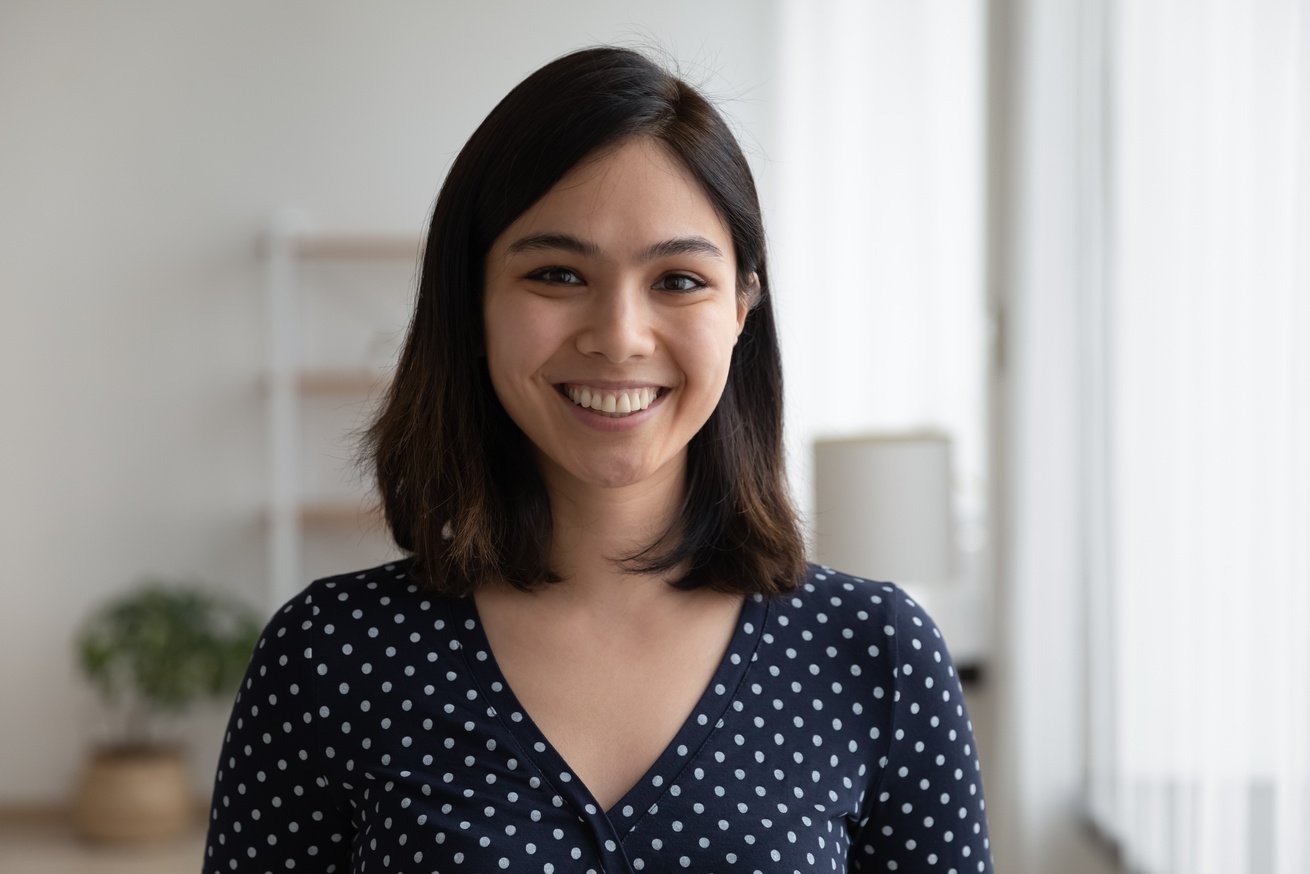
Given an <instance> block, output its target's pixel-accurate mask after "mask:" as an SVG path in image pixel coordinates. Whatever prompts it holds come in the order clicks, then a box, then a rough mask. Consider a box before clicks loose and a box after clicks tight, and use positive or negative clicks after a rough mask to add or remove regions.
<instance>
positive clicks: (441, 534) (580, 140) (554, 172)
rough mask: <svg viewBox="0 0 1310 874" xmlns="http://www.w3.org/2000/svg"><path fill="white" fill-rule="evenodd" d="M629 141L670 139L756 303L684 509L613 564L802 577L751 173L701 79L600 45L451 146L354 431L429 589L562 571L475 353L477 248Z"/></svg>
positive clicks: (695, 443)
mask: <svg viewBox="0 0 1310 874" xmlns="http://www.w3.org/2000/svg"><path fill="white" fill-rule="evenodd" d="M637 136H641V137H649V138H650V139H652V140H654V141H656V142H658V143H660V144H661V145H663V147H665V148H666V149H668V151H669V152H670V154H672V155H673V156H675V157H676V158H678V159H679V160H680V161H681V162H682V163H683V164H684V165H685V166H686V167H687V169H688V170H689V171H690V172H691V174H692V175H693V176H694V177H695V178H696V179H697V180H698V181H699V182H700V184H701V186H702V187H703V189H704V191H705V194H706V195H707V196H708V197H709V199H710V202H711V203H712V204H713V205H714V207H715V209H716V210H717V211H718V213H719V215H720V216H721V217H722V218H723V220H724V222H725V224H726V225H727V226H728V227H729V229H730V230H731V233H732V241H733V246H734V248H735V252H736V258H737V270H738V275H737V284H738V289H739V293H740V294H742V295H744V296H747V298H748V299H749V300H750V301H751V303H752V308H751V311H750V313H749V314H748V315H747V317H746V324H745V327H744V329H743V330H742V333H741V336H740V337H739V339H738V341H737V344H736V346H735V347H734V349H733V353H732V361H731V364H730V370H729V374H728V381H727V386H726V387H725V389H724V392H723V397H722V398H721V399H720V401H719V404H718V406H717V407H716V408H715V410H714V412H713V413H712V414H711V416H710V418H709V421H707V422H706V423H705V425H704V427H702V428H701V430H700V431H699V432H698V433H697V434H696V435H695V436H694V437H693V438H692V440H691V443H690V444H689V446H688V461H687V483H686V490H685V494H684V498H683V503H682V507H681V512H680V514H679V517H678V521H677V522H676V523H675V524H674V526H673V527H672V528H671V529H670V530H669V531H668V532H666V533H665V534H664V536H662V537H661V538H659V539H658V540H657V541H656V542H655V543H652V544H650V545H649V546H647V547H646V548H645V549H644V550H642V551H640V552H639V553H638V554H636V555H632V556H626V557H621V558H618V559H617V560H618V561H619V562H620V565H621V566H622V567H623V568H624V569H625V570H628V571H631V572H634V573H658V572H668V571H671V570H675V569H681V568H687V569H688V570H687V571H686V573H685V574H684V575H683V576H681V577H680V579H678V580H676V581H675V585H678V586H681V587H685V588H693V587H696V586H700V585H708V586H712V587H714V588H716V589H722V590H725V591H735V592H746V593H755V592H759V593H777V592H784V591H788V590H790V589H792V588H794V587H795V586H796V584H797V583H798V582H799V579H800V577H801V575H802V573H803V572H804V546H803V541H802V538H801V535H800V531H799V527H798V524H797V520H796V515H795V511H794V509H793V508H792V505H791V501H790V498H789V496H788V492H787V485H786V480H785V476H784V472H783V451H782V371H781V361H780V356H779V352H778V340H777V331H776V328H775V325H774V319H773V306H772V301H771V298H770V293H769V279H768V271H767V269H766V264H765V245H764V226H763V222H762V219H761V217H760V207H759V199H758V197H757V195H756V192H755V183H754V180H753V178H752V177H751V172H750V168H749V167H748V166H747V163H746V159H745V157H744V156H743V155H742V152H741V148H740V147H739V146H738V144H737V141H736V139H735V138H734V137H733V136H732V133H731V131H730V130H729V129H728V126H727V124H726V123H725V122H724V120H723V118H722V116H720V115H719V113H718V112H717V111H716V110H715V109H714V107H713V106H711V105H710V103H709V102H708V101H707V100H706V99H705V98H704V97H703V96H702V95H701V94H700V93H699V92H697V91H696V90H695V89H694V88H692V87H691V86H690V85H688V84H686V83H685V82H683V81H682V80H681V79H678V78H677V77H675V76H673V75H671V74H669V73H668V72H666V71H665V70H663V69H662V68H661V67H659V66H658V65H657V64H655V63H654V62H652V61H651V60H649V59H647V58H646V57H645V56H643V55H642V54H640V53H638V52H635V51H631V50H627V49H619V48H593V49H585V50H583V51H578V52H574V53H572V54H569V55H566V56H564V57H562V58H559V59H558V60H556V61H553V62H551V63H549V64H547V65H546V66H544V67H542V68H541V69H539V70H537V71H536V72H535V73H533V74H532V75H530V76H529V77H528V78H527V79H525V80H524V81H523V82H522V83H520V84H519V85H518V86H517V87H515V88H514V90H512V91H511V92H510V93H509V94H508V95H506V97H505V98H504V99H503V100H502V101H501V102H500V103H499V104H498V105H497V106H496V108H495V109H493V110H492V111H491V114H490V115H488V116H487V118H486V119H485V120H484V121H483V122H482V124H481V125H480V126H479V127H478V129H477V130H476V131H475V132H474V133H473V136H472V137H470V138H469V141H468V143H467V144H465V146H464V148H463V149H462V150H461V151H460V153H459V155H458V156H457V157H456V159H455V162H454V164H453V165H452V167H451V170H450V174H449V175H448V176H447V178H446V181H445V184H443V185H442V188H441V193H440V195H439V196H438V198H437V202H436V206H435V208H434V210H433V214H432V222H431V225H430V227H429V229H428V236H427V243H426V246H425V250H424V254H423V261H422V269H421V273H420V279H419V288H418V301H417V305H416V307H415V312H414V318H413V321H412V322H411V323H410V327H409V333H408V335H407V337H406V339H405V345H404V349H403V351H402V352H401V355H400V360H399V363H398V365H397V369H396V375H395V379H394V381H393V383H392V385H391V388H390V390H389V391H388V394H387V396H386V398H385V401H384V404H383V407H382V410H381V412H380V414H379V416H378V418H377V420H376V421H375V422H374V423H373V425H372V427H371V428H370V429H369V430H368V431H367V433H366V435H365V438H364V451H365V461H366V463H371V465H372V466H373V468H374V470H375V475H376V477H377V484H378V487H379V491H380V494H381V498H382V503H383V508H384V511H385V513H386V519H387V524H388V525H389V526H390V528H391V532H392V536H393V537H394V538H395V540H396V543H397V544H398V545H399V546H400V547H401V548H402V549H404V550H406V551H407V552H409V553H411V554H412V555H413V557H414V559H415V573H416V574H417V575H418V576H419V578H420V579H422V580H424V581H425V582H426V583H427V584H428V585H429V586H430V587H431V588H433V589H435V590H438V591H441V592H446V593H449V594H466V593H468V592H470V591H472V589H473V588H474V587H475V586H476V585H478V583H480V582H482V581H484V580H491V579H497V578H499V579H503V580H505V581H508V582H509V583H511V584H513V585H515V586H518V587H520V588H525V589H527V588H531V587H533V586H536V585H539V584H543V583H549V582H553V581H556V580H557V577H556V576H555V574H554V573H552V571H551V569H550V568H549V567H548V566H547V563H546V558H545V557H546V555H547V554H548V550H549V547H550V542H551V515H550V502H549V498H548V495H547V494H546V490H545V486H544V484H543V482H542V479H541V476H540V474H539V472H538V471H537V469H536V466H535V463H534V460H533V459H534V454H533V452H532V451H531V446H530V445H529V443H528V440H527V438H526V437H525V436H524V434H523V433H522V432H521V431H520V430H519V429H518V427H517V426H516V425H515V424H514V423H513V422H512V421H511V420H510V418H509V416H508V415H507V414H506V413H505V411H504V409H503V408H502V407H501V405H500V401H499V400H498V399H497V397H496V395H495V393H494V392H493V390H492V387H491V381H490V377H489V375H488V372H487V362H486V359H485V357H483V356H482V355H481V350H482V346H483V340H484V330H483V321H482V295H483V268H484V261H485V258H486V255H487V252H488V250H489V249H490V247H491V244H492V243H493V242H494V241H495V239H496V238H497V237H498V236H499V235H500V234H501V233H502V232H503V231H504V230H505V228H506V227H508V226H509V225H510V224H511V223H512V222H513V221H514V220H515V219H516V218H518V216H519V215H521V214H522V213H523V212H524V211H526V210H527V209H528V207H530V206H531V205H532V204H533V203H535V202H536V201H537V200H538V199H540V198H541V197H542V196H543V195H544V194H545V193H546V192H547V191H549V190H550V188H551V187H553V186H554V185H555V183H556V182H558V181H559V180H560V179H561V178H562V177H563V176H564V175H565V174H566V173H567V172H568V171H569V170H570V169H572V168H573V167H574V166H575V165H577V164H578V163H579V162H581V161H582V160H584V159H586V158H588V157H589V156H592V155H594V154H595V153H597V152H598V151H599V150H603V149H605V148H609V147H613V146H615V145H617V144H618V143H620V142H621V141H623V140H625V139H628V138H631V137H637Z"/></svg>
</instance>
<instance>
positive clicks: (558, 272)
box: [483, 138, 746, 489]
mask: <svg viewBox="0 0 1310 874" xmlns="http://www.w3.org/2000/svg"><path fill="white" fill-rule="evenodd" d="M736 275H737V264H736V259H735V256H734V252H733V246H732V237H731V235H730V233H729V230H728V228H727V227H726V226H725V225H724V223H723V221H722V220H721V219H720V218H719V216H718V213H716V212H715V210H714V207H713V206H712V205H711V204H710V202H709V200H708V199H707V198H706V197H705V195H704V193H703V192H702V191H701V189H700V186H699V185H698V184H697V183H696V181H695V179H694V178H693V177H692V176H691V175H690V174H689V173H688V172H687V171H686V170H685V169H684V168H683V166H682V165H681V163H680V162H678V161H677V160H676V159H674V158H672V157H671V156H669V154H668V153H667V152H666V151H665V150H664V149H663V147H661V146H659V145H658V144H656V143H654V142H653V141H650V140H647V139H642V138H638V139H633V140H629V141H627V142H625V143H623V144H622V145H620V146H619V147H617V148H615V149H613V150H611V151H608V152H606V153H604V154H602V155H601V156H599V157H595V158H592V159H589V160H586V161H584V162H583V163H582V164H580V165H578V166H577V167H575V168H574V169H573V170H572V171H570V172H569V173H568V175H566V176H565V177H564V178H563V179H561V180H560V182H559V183H558V184H557V185H555V187H554V188H552V189H551V190H550V191H549V192H547V193H546V195H545V196H544V197H543V198H541V200H539V201H538V202H537V203H536V204H534V205H533V206H532V207H531V208H530V209H528V211H527V212H525V213H524V214H523V215H521V216H519V218H518V219H517V220H516V221H515V222H514V223H513V224H511V225H510V226H509V227H508V228H507V229H506V230H505V232H504V233H503V234H501V235H500V236H499V237H498V238H497V239H496V241H495V242H494V243H493V244H492V246H491V249H490V251H489V252H488V254H487V261H486V289H485V296H484V299H483V308H484V317H485V323H486V332H487V336H486V346H487V366H488V368H489V370H490V372H491V383H492V385H493V387H494V388H495V391H496V396H497V397H498V398H499V399H500V402H501V404H502V405H503V406H504V407H505V410H506V412H508V413H509V416H510V418H511V419H513V420H514V422H515V423H516V424H517V425H518V426H519V428H520V429H522V431H523V433H524V434H526V435H527V436H528V439H530V440H531V441H532V443H533V445H534V446H535V447H536V450H537V455H538V463H539V465H540V466H541V469H542V472H543V475H544V476H545V478H546V482H547V484H548V485H549V486H551V487H552V488H554V489H559V488H569V487H572V486H573V485H584V484H585V485H592V486H601V487H611V488H616V487H624V486H632V485H635V484H640V483H645V482H655V481H663V482H669V483H674V482H676V483H678V484H681V482H682V475H683V472H684V470H685V466H686V453H687V443H688V441H690V440H691V438H692V435H694V434H695V433H696V432H697V431H698V430H699V429H700V427H701V426H702V425H704V424H705V421H706V420H707V419H708V418H709V416H710V413H711V412H712V411H713V410H714V407H715V405H716V404H717V403H718V401H719V397H720V396H721V395H722V393H723V386H724V384H725V382H726V381H727V377H728V363H729V361H730V359H731V356H732V347H733V345H734V343H735V342H736V340H737V335H738V334H739V333H741V329H742V325H743V324H744V322H745V318H746V306H745V304H744V302H743V301H741V300H740V299H739V297H738V294H737V289H736Z"/></svg>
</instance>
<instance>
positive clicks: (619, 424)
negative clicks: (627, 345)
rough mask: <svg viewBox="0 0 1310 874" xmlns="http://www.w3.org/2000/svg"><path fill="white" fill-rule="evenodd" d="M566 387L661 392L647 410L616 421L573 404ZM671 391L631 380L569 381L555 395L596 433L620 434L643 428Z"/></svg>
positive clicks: (557, 387)
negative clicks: (658, 390)
mask: <svg viewBox="0 0 1310 874" xmlns="http://www.w3.org/2000/svg"><path fill="white" fill-rule="evenodd" d="M565 385H576V386H584V385H585V386H587V387H589V388H602V389H608V390H613V391H617V390H621V389H633V388H659V389H660V392H659V396H658V397H656V398H655V400H654V401H652V402H651V405H650V406H649V407H647V408H646V409H644V410H642V411H641V412H639V413H631V414H629V415H627V416H624V417H623V418H621V419H615V418H613V417H611V416H606V415H604V414H603V413H598V412H596V411H595V410H592V409H589V408H587V407H580V406H578V405H577V404H575V403H573V401H572V399H570V398H569V396H568V395H566V394H565V393H564V386H565ZM670 391H671V389H669V388H668V387H667V386H662V385H659V384H658V383H652V382H633V381H630V380H629V381H622V382H620V381H615V380H588V381H586V382H582V381H578V382H573V381H569V382H560V383H556V384H555V394H556V395H557V396H558V397H559V399H560V403H562V404H564V405H565V406H567V407H568V408H569V410H570V412H571V413H572V415H573V417H574V418H575V419H577V420H578V421H579V422H581V423H582V424H584V425H586V426H587V427H588V428H591V429H593V430H596V431H604V432H606V433H620V432H623V431H631V430H632V429H633V428H639V427H641V425H642V424H643V423H644V422H645V421H646V420H647V419H649V418H651V416H653V415H654V414H655V411H656V410H658V409H659V408H660V407H661V406H662V405H663V404H664V399H665V398H666V397H668V395H669V392H670Z"/></svg>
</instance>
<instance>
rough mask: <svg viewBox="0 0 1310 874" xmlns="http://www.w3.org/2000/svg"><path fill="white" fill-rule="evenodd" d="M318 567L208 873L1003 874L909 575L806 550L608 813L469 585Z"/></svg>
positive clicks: (254, 711) (240, 722) (245, 744)
mask: <svg viewBox="0 0 1310 874" xmlns="http://www.w3.org/2000/svg"><path fill="white" fill-rule="evenodd" d="M407 569H408V566H407V563H405V562H399V563H396V564H394V565H386V566H383V567H379V568H375V569H373V570H370V571H365V572H363V573H357V574H348V575H343V576H338V577H332V578H329V579H324V580H319V581H317V582H315V583H314V584H312V585H311V586H310V587H309V588H308V589H306V590H305V591H304V592H302V593H301V594H299V595H298V596H296V597H295V598H294V599H292V600H291V601H290V602H289V603H288V604H287V605H286V606H285V607H284V608H283V609H282V610H281V611H280V612H279V613H278V614H277V615H276V616H275V617H274V619H273V620H272V621H271V622H270V623H269V625H268V627H267V628H266V629H265V631H264V635H263V637H262V639H261V640H260V642H259V645H258V647H257V648H256V650H255V654H254V658H253V660H252V662H251V664H250V668H249V671H248V673H247V675H246V678H245V681H244V683H243V685H242V687H241V690H240V693H239V694H238V696H237V701H236V705H235V707H234V709H233V713H232V717H231V722H230V724H229V726H228V732H227V735H226V739H225V741H224V745H223V751H222V756H221V759H220V762H219V769H218V778H217V783H216V785H215V788H214V799H213V809H212V814H211V821H210V829H209V840H208V846H207V847H206V851H205V854H206V855H205V862H204V870H205V872H211V874H218V872H232V871H237V872H242V874H247V872H254V874H257V872H287V871H302V872H334V871H335V872H346V871H350V872H357V874H364V872H384V871H385V872H396V874H400V872H405V874H430V872H443V874H444V872H459V871H465V872H499V871H519V872H545V874H551V872H555V874H584V872H585V874H600V872H607V874H619V872H637V871H646V872H668V871H691V872H696V874H708V872H746V874H750V872H760V874H777V872H793V871H794V872H811V871H814V872H818V871H824V872H834V871H835V872H843V871H846V872H851V871H902V872H941V874H965V872H990V871H991V870H992V865H991V858H990V852H989V844H988V837H987V823H986V817H985V814H984V803H983V792H982V781H981V778H980V775H979V769H978V760H977V756H976V754H975V750H974V746H973V735H972V731H971V729H970V724H969V720H968V716H967V714H966V712H965V707H964V699H963V696H962V694H961V692H960V684H959V681H958V679H957V677H956V675H955V671H954V669H953V667H952V665H951V660H950V657H949V655H948V654H947V652H946V647H945V645H944V644H943V642H942V638H941V635H940V634H939V633H938V631H937V629H936V627H935V626H934V625H933V623H932V620H930V619H929V618H928V616H927V615H926V614H925V613H924V612H923V610H922V609H921V608H920V607H919V606H918V605H917V604H916V603H915V602H914V601H913V600H911V599H910V598H909V597H907V595H906V594H905V592H904V591H902V590H901V589H898V588H897V587H895V586H893V585H890V584H886V583H871V582H867V581H864V580H860V579H856V578H853V577H849V576H845V575H843V574H839V573H836V572H833V571H829V570H825V569H821V568H817V567H811V568H810V571H809V574H808V576H807V579H806V581H805V583H804V586H803V587H802V588H801V589H799V590H797V591H796V592H795V593H794V594H792V595H787V596H784V597H780V598H765V597H760V596H754V597H750V598H747V599H746V600H745V603H744V605H743V608H742V613H741V617H740V619H739V620H738V623H737V627H736V631H735V633H734V635H733V637H732V640H731V642H730V644H729V646H728V650H727V652H726V653H725V655H724V657H723V660H722V662H721V663H720V664H719V666H718V669H717V671H716V673H715V675H714V678H713V680H711V682H710V684H709V686H708V687H707V688H706V690H705V692H704V694H703V695H702V697H701V698H700V701H699V702H698V703H697V704H696V707H695V709H694V710H693V711H692V714H691V716H690V717H689V718H688V720H687V721H686V723H685V724H684V725H683V726H682V727H681V728H680V729H679V731H678V733H677V735H676V736H675V737H674V738H673V740H672V741H671V742H670V743H669V745H668V747H667V748H666V749H665V750H664V751H663V753H661V755H660V756H659V758H658V759H657V760H656V761H655V763H654V764H653V765H652V766H651V768H650V770H649V771H648V772H647V773H646V774H645V775H644V776H643V777H642V778H641V780H640V781H639V782H638V783H637V784H636V785H635V786H633V787H632V788H631V789H630V790H629V791H628V793H627V795H625V796H624V797H623V798H622V799H620V800H619V801H618V802H617V803H616V804H615V805H614V806H613V807H612V808H610V809H609V810H602V809H600V805H599V804H597V803H596V801H595V800H594V799H593V798H592V796H591V794H590V793H589V792H588V791H587V787H586V786H584V785H583V784H582V782H581V781H580V780H579V779H578V778H577V777H576V776H575V775H574V774H573V773H572V772H571V771H570V769H569V765H568V763H567V762H565V761H564V760H563V759H562V758H561V757H560V755H559V754H558V753H557V752H556V751H555V750H554V749H553V748H552V747H551V745H550V742H549V741H547V740H546V738H545V736H544V735H542V733H541V732H540V731H539V730H538V729H537V727H536V726H535V725H534V724H533V722H532V720H531V719H530V718H529V716H528V715H527V714H526V713H525V712H524V710H523V708H522V707H521V706H520V705H519V703H518V701H517V699H516V698H515V696H514V692H513V690H512V689H510V688H509V686H508V684H507V683H506V681H505V678H504V677H503V676H502V675H501V673H500V670H499V669H498V668H497V666H496V661H495V659H494V657H493V655H492V653H491V650H490V648H489V646H488V644H487V638H486V635H485V634H484V632H483V629H482V626H481V624H480V623H479V620H478V615H477V609H476V606H475V603H474V601H473V599H472V598H446V597H440V596H435V595H432V594H430V593H427V592H425V591H423V590H422V589H420V588H419V587H417V586H415V585H413V584H412V583H411V582H410V581H409V580H408V579H407V578H406V570H407Z"/></svg>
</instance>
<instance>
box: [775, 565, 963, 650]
mask: <svg viewBox="0 0 1310 874" xmlns="http://www.w3.org/2000/svg"><path fill="white" fill-rule="evenodd" d="M775 609H776V612H777V617H778V619H777V621H778V624H779V625H781V626H784V627H786V626H801V627H802V628H803V629H804V631H803V632H802V636H803V637H804V639H805V640H807V641H810V640H814V641H820V640H822V641H827V642H828V645H829V646H836V647H838V648H846V647H849V646H851V645H853V644H854V645H858V646H859V647H860V649H862V650H865V651H866V652H867V653H868V655H870V656H873V657H877V656H879V655H880V654H882V653H883V652H886V653H887V654H888V655H890V656H891V657H892V658H893V659H895V660H896V661H897V664H894V665H893V667H902V666H903V664H904V663H905V662H906V661H908V662H910V663H913V662H914V661H917V660H920V659H927V660H929V661H932V662H935V663H937V664H942V663H947V664H949V655H948V654H947V651H946V644H945V641H944V640H943V639H942V634H941V631H940V630H939V629H938V627H937V624H936V623H935V622H934V621H933V620H932V617H931V616H929V615H928V613H927V611H925V610H924V608H923V607H922V606H921V605H920V604H919V602H918V601H916V600H915V599H914V598H913V597H912V596H911V595H910V594H909V593H908V592H906V591H905V590H904V589H903V588H901V587H900V586H898V585H896V584H895V583H891V582H886V581H877V580H868V579H864V578H862V577H857V576H854V575H852V574H847V573H843V572H841V571H839V570H835V569H833V568H828V567H823V566H820V565H814V564H812V565H809V567H808V569H807V571H806V575H805V579H804V580H803V582H802V583H801V585H800V586H799V587H798V588H797V589H796V590H795V591H794V592H791V593H790V594H788V595H784V596H781V597H779V598H777V599H776V600H775ZM903 660H904V661H903Z"/></svg>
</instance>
